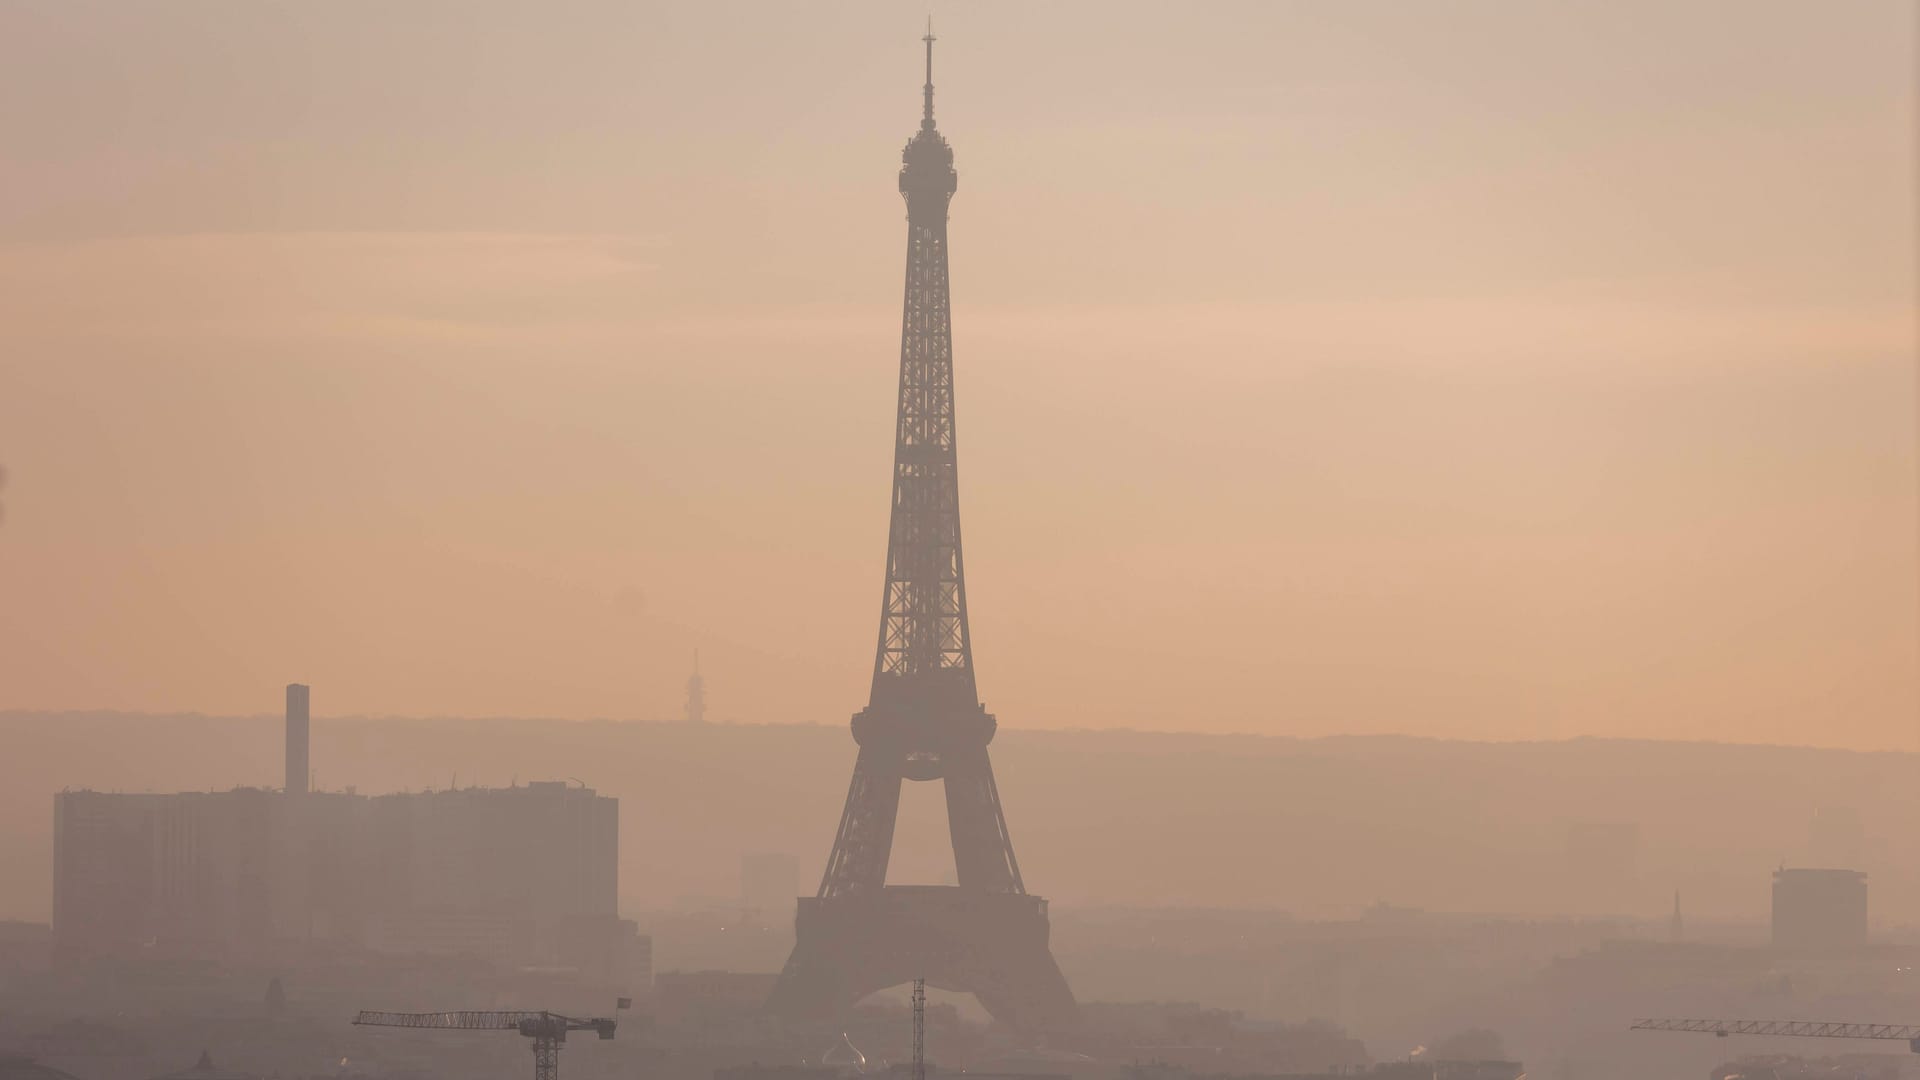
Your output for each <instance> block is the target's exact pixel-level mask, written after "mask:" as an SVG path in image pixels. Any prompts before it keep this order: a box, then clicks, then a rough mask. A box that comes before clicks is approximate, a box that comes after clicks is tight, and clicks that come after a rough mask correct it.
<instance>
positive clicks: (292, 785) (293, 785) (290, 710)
mask: <svg viewBox="0 0 1920 1080" xmlns="http://www.w3.org/2000/svg"><path fill="white" fill-rule="evenodd" d="M307 702H308V690H307V687H305V686H302V685H301V684H299V683H288V684H287V772H286V790H287V794H289V795H304V794H306V792H307V777H308V772H309V770H310V768H311V766H310V765H309V764H308V761H307V744H308V732H307V725H308V717H307Z"/></svg>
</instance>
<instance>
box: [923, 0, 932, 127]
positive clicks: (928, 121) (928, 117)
mask: <svg viewBox="0 0 1920 1080" xmlns="http://www.w3.org/2000/svg"><path fill="white" fill-rule="evenodd" d="M920 40H921V41H924V42H926V43H927V84H926V85H925V86H923V87H921V88H920V92H921V93H922V94H923V95H924V96H925V99H926V104H925V106H924V109H923V111H922V112H921V114H920V126H921V127H923V128H931V127H932V126H933V42H934V36H933V16H931V15H929V16H927V36H926V37H923V38H921V39H920Z"/></svg>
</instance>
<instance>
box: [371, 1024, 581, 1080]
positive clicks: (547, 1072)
mask: <svg viewBox="0 0 1920 1080" xmlns="http://www.w3.org/2000/svg"><path fill="white" fill-rule="evenodd" d="M353 1022H354V1023H356V1024H360V1025H362V1026H366V1027H401V1028H429V1029H434V1030H440V1031H518V1032H519V1033H520V1034H522V1035H525V1036H526V1037H527V1038H529V1039H532V1040H533V1080H560V1044H561V1043H563V1042H566V1041H567V1032H569V1031H591V1032H593V1033H594V1034H596V1035H598V1036H600V1037H601V1038H603V1039H611V1038H613V1026H614V1021H612V1020H609V1019H607V1018H605V1017H598V1018H595V1019H592V1020H576V1019H574V1018H573V1017H571V1016H561V1015H560V1014H559V1013H551V1012H523V1011H508V1012H437V1013H395V1012H370V1011H363V1012H361V1013H360V1015H358V1016H356V1017H354V1018H353Z"/></svg>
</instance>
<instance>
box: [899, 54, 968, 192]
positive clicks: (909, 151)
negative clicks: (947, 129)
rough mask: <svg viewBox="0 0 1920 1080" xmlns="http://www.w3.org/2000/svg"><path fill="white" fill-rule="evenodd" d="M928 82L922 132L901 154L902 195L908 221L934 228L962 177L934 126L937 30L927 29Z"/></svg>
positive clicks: (944, 141)
mask: <svg viewBox="0 0 1920 1080" xmlns="http://www.w3.org/2000/svg"><path fill="white" fill-rule="evenodd" d="M921 40H923V41H925V42H926V43H927V82H926V85H925V86H923V87H921V88H920V91H921V96H922V99H923V105H922V111H921V114H920V130H919V131H917V132H915V133H914V136H913V138H911V139H908V140H907V147H906V149H905V150H902V151H901V152H900V194H901V195H902V196H904V197H905V198H906V200H907V220H908V221H911V222H913V223H915V224H933V223H935V222H943V221H945V220H946V218H947V200H949V199H951V198H953V192H954V189H955V188H957V187H958V186H959V184H960V177H959V175H958V174H957V173H955V172H954V171H953V148H952V147H951V146H948V145H947V140H946V138H945V137H944V136H942V135H941V134H940V131H939V129H938V128H936V127H934V126H933V40H934V39H933V27H932V26H931V25H929V26H928V27H927V36H926V37H925V38H923V39H921Z"/></svg>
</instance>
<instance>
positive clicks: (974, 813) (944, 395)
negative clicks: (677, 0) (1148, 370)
mask: <svg viewBox="0 0 1920 1080" xmlns="http://www.w3.org/2000/svg"><path fill="white" fill-rule="evenodd" d="M923 40H925V42H926V46H927V82H926V85H925V87H923V88H922V93H923V95H924V99H925V104H924V111H923V113H922V116H921V120H920V130H919V131H918V132H916V133H915V134H914V136H913V138H912V139H911V140H909V141H908V142H907V146H906V150H905V151H904V152H903V153H902V154H901V160H902V163H903V164H902V167H901V169H900V194H901V195H902V196H904V197H905V198H906V201H907V287H906V304H905V311H904V313H903V315H902V317H901V328H900V401H899V421H898V425H897V427H896V431H895V437H894V449H893V516H892V523H891V525H890V527H889V529H888V533H887V583H886V591H885V593H884V595H883V598H882V600H881V608H880V639H879V646H878V649H877V650H876V653H875V656H874V662H873V691H872V694H871V695H870V697H869V698H868V702H867V707H866V708H865V709H862V710H861V711H860V712H859V713H858V714H856V715H855V716H854V718H853V738H854V741H855V742H856V743H858V744H859V747H860V751H859V756H858V758H856V759H855V761H854V765H853V782H852V783H851V784H850V785H848V788H847V805H846V810H845V811H844V812H843V813H842V814H841V816H840V831H839V833H838V834H837V835H836V836H835V837H834V841H833V854H832V856H831V857H829V858H828V860H827V870H826V874H825V875H824V876H823V877H822V878H821V881H820V891H819V893H818V894H817V895H815V896H811V897H802V898H801V899H800V902H799V911H798V914H797V915H796V917H795V931H796V934H795V942H794V948H793V955H792V956H791V957H790V958H789V959H788V960H787V965H786V968H785V969H784V970H783V971H782V972H781V973H780V980H779V982H778V984H777V985H776V986H775V988H774V991H773V994H772V997H771V999H770V1000H769V1002H768V1007H769V1009H770V1010H771V1011H773V1012H774V1013H775V1014H776V1015H781V1016H785V1017H788V1018H791V1019H797V1020H806V1019H819V1020H825V1019H830V1018H833V1017H835V1016H837V1015H839V1014H841V1013H843V1012H844V1011H845V1010H847V1009H849V1008H851V1007H852V1005H853V1004H854V1003H855V1002H857V1001H859V1000H860V999H861V998H863V997H865V996H866V995H868V994H870V993H873V992H874V991H876V990H882V989H885V988H887V987H889V986H895V985H898V984H900V983H904V982H908V981H911V980H913V979H915V978H918V977H922V976H924V977H925V978H926V980H927V981H928V982H929V983H931V984H932V985H934V986H936V987H940V988H942V989H946V990H954V991H964V992H971V993H972V994H973V995H974V997H975V998H976V999H977V1000H978V1001H979V1002H980V1004H981V1006H982V1007H984V1008H985V1009H986V1010H987V1011H988V1012H989V1013H991V1014H992V1015H993V1016H994V1018H995V1019H996V1020H999V1021H1001V1022H1002V1023H1005V1024H1007V1025H1009V1026H1010V1027H1013V1028H1015V1029H1018V1030H1023V1031H1029V1032H1045V1031H1057V1030H1063V1029H1066V1028H1069V1027H1071V1026H1073V1025H1074V1023H1075V1022H1076V1020H1077V1018H1078V1010H1077V1007H1076V1006H1075V1004H1074V1000H1073V991H1072V990H1070V989H1068V987H1067V981H1066V979H1065V977H1063V976H1062V975H1061V974H1060V969H1059V967H1058V966H1057V965H1056V964H1055V963H1054V961H1053V954H1052V952H1051V951H1050V950H1049V948H1048V945H1047V934H1048V926H1047V902H1046V901H1045V900H1043V899H1041V898H1040V897H1038V896H1033V895H1030V894H1029V893H1028V892H1027V890H1026V885H1025V884H1024V883H1023V882H1022V881H1021V879H1020V863H1019V861H1018V860H1017V859H1015V858H1014V854H1013V841H1012V840H1011V839H1010V838H1009V836H1008V834H1007V819H1006V815H1005V814H1004V813H1002V812H1001V809H1000V792H999V789H998V788H996V787H995V786H994V782H993V765H992V763H991V762H990V761H989V760H988V759H987V744H988V743H989V742H991V741H992V740H993V733H994V728H995V722H994V718H993V716H992V715H991V714H989V713H988V712H987V710H986V708H985V707H984V706H983V705H981V704H980V698H979V693H978V691H977V690H976V689H975V686H974V673H973V646H972V638H971V637H970V636H969V634H968V631H967V585H966V573H965V570H964V564H963V562H962V560H961V556H960V489H959V479H958V476H959V472H958V466H957V459H956V456H955V451H954V413H953V336H952V327H951V323H950V319H949V311H948V301H947V203H948V201H949V200H950V199H952V198H953V193H954V189H955V187H956V186H957V184H958V177H957V176H956V174H955V173H954V170H953V149H952V148H951V147H949V146H948V145H947V140H946V139H945V138H943V137H942V136H941V134H940V132H939V130H938V129H937V128H935V127H934V124H933V40H934V39H933V34H932V32H931V30H929V32H928V34H927V36H926V38H925V39H923ZM909 780H912V781H918V782H925V781H931V780H938V781H941V783H942V784H943V785H944V786H945V788H946V796H947V825H948V829H949V831H950V832H951V834H952V837H953V862H954V870H955V872H956V874H957V877H958V881H959V884H958V885H953V886H919V885H909V886H903V885H888V884H887V883H886V881H887V860H888V858H889V856H890V855H891V854H892V851H893V830H894V821H895V818H896V816H897V815H898V812H899V808H900V786H901V784H902V783H903V782H905V781H909Z"/></svg>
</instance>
